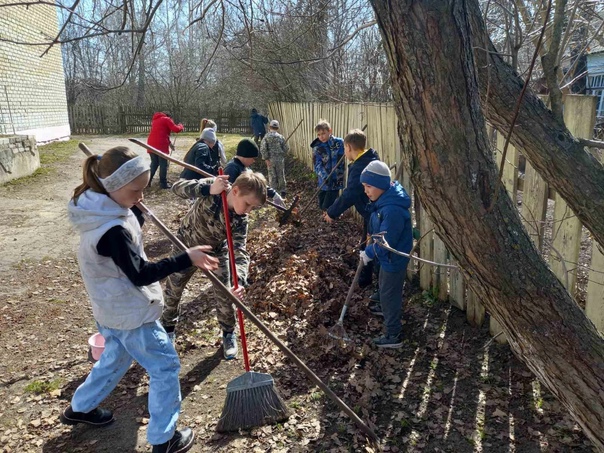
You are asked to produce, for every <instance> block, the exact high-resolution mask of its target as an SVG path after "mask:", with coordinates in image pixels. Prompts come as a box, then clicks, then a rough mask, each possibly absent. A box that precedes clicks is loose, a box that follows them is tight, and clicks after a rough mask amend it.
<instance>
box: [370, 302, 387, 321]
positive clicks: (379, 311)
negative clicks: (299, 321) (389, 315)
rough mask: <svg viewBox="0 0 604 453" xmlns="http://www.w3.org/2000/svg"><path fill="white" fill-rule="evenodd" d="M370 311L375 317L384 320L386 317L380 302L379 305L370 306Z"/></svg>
mask: <svg viewBox="0 0 604 453" xmlns="http://www.w3.org/2000/svg"><path fill="white" fill-rule="evenodd" d="M369 311H370V312H371V314H372V315H374V316H381V317H382V318H383V317H384V313H383V312H382V305H381V304H380V303H379V302H378V303H377V304H375V303H374V304H371V305H369Z"/></svg>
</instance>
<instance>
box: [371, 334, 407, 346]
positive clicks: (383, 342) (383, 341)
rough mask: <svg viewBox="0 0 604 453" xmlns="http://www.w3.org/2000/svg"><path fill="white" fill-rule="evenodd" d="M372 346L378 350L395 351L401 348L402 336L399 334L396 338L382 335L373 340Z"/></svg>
mask: <svg viewBox="0 0 604 453" xmlns="http://www.w3.org/2000/svg"><path fill="white" fill-rule="evenodd" d="M373 344H374V345H376V346H377V347H378V348H389V349H397V348H400V347H401V346H403V335H402V334H400V335H397V336H396V337H389V336H386V335H382V336H381V337H379V338H374V339H373Z"/></svg>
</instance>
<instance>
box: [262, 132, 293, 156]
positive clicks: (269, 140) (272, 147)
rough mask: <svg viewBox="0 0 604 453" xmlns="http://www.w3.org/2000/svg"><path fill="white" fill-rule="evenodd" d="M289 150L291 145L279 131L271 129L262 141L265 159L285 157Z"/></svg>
mask: <svg viewBox="0 0 604 453" xmlns="http://www.w3.org/2000/svg"><path fill="white" fill-rule="evenodd" d="M288 151H289V146H288V145H287V143H285V139H284V138H283V135H281V134H280V133H279V132H275V131H270V132H269V133H268V134H266V135H265V136H264V138H263V139H262V143H260V154H262V158H263V159H264V160H270V159H276V158H279V157H284V156H285V153H287V152H288Z"/></svg>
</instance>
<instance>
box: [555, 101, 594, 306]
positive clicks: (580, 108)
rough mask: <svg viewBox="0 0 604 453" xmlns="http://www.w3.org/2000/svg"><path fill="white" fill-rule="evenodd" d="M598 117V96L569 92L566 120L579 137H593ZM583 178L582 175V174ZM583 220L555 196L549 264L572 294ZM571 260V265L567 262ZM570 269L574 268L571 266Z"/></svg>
mask: <svg viewBox="0 0 604 453" xmlns="http://www.w3.org/2000/svg"><path fill="white" fill-rule="evenodd" d="M595 120H596V98H595V97H593V96H582V95H570V94H569V95H567V96H566V97H565V100H564V122H565V123H566V125H567V127H568V130H569V131H570V132H571V133H572V134H573V135H574V136H575V137H581V138H591V137H592V136H593V130H594V125H595ZM578 176H579V177H580V175H578ZM581 228H582V225H581V222H580V221H579V219H577V217H576V216H575V215H574V213H573V211H572V210H571V209H570V208H569V207H568V205H567V204H566V202H565V201H564V200H563V199H562V197H561V196H560V194H558V193H556V195H555V205H554V225H553V228H552V251H551V252H550V256H549V263H550V266H551V268H552V271H553V272H554V274H556V276H557V277H558V279H559V280H560V281H561V282H562V284H563V285H564V286H565V287H566V289H567V290H568V292H569V293H570V294H573V295H574V292H575V288H576V284H577V271H576V269H575V268H576V264H574V263H577V262H578V261H579V250H580V246H581ZM567 262H568V265H567ZM569 268H570V269H569Z"/></svg>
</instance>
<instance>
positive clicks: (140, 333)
mask: <svg viewBox="0 0 604 453" xmlns="http://www.w3.org/2000/svg"><path fill="white" fill-rule="evenodd" d="M148 182H149V164H148V161H147V159H145V158H143V157H140V156H138V155H137V154H136V153H135V152H133V151H131V150H129V149H128V148H126V147H121V146H120V147H116V148H112V149H110V150H109V151H107V152H106V153H105V154H103V156H91V157H89V158H88V159H86V161H85V163H84V182H83V183H82V184H81V185H80V186H78V187H77V188H76V189H75V191H74V195H73V198H72V199H71V201H70V202H69V206H68V212H69V218H70V220H71V222H72V223H73V225H74V226H75V228H76V229H77V230H78V231H79V233H80V236H81V241H80V247H79V250H78V263H79V266H80V272H81V274H82V278H83V280H84V284H85V286H86V290H87V291H88V295H89V297H90V302H91V304H92V312H93V314H94V319H95V321H96V324H97V327H98V329H99V332H100V333H101V335H103V337H104V338H105V350H104V351H103V353H102V354H101V358H100V359H99V361H98V362H97V363H95V365H94V366H93V368H92V371H91V372H90V374H89V375H88V377H87V378H86V381H85V382H84V383H83V384H82V385H80V386H79V387H78V388H77V390H76V391H75V394H74V395H73V398H72V400H71V405H70V406H69V407H68V408H67V409H65V410H64V411H63V412H62V414H61V422H62V423H64V424H68V425H75V424H78V423H85V424H89V425H95V426H101V425H106V424H108V423H111V422H113V420H114V418H113V413H112V412H111V411H110V410H107V409H102V408H100V407H99V404H100V403H101V402H102V401H103V400H104V399H105V398H106V397H107V396H108V395H109V393H111V391H112V390H113V389H114V388H115V387H116V385H117V384H118V382H119V381H120V379H121V378H122V376H123V375H124V374H125V373H126V371H128V368H129V367H130V365H131V363H132V360H133V359H134V360H136V361H137V362H138V363H139V364H140V365H141V366H142V367H143V368H145V370H146V371H147V373H148V374H149V400H148V404H149V414H150V419H149V425H148V429H147V439H148V441H149V443H150V444H152V445H153V453H160V452H161V453H163V452H170V453H174V452H185V451H187V450H189V449H190V448H191V447H192V445H193V437H194V435H193V432H192V431H191V430H190V429H189V428H185V429H181V430H177V429H176V422H177V420H178V414H179V412H180V402H181V396H180V384H179V380H178V373H179V371H180V361H179V360H178V355H177V353H176V350H175V349H174V346H173V344H172V342H171V341H170V338H169V337H168V334H167V333H166V331H165V330H164V328H163V327H162V325H161V324H160V323H159V321H158V319H159V317H160V316H161V312H162V307H163V303H164V301H163V294H162V290H161V286H160V285H159V283H158V282H159V280H161V279H163V278H165V277H167V276H168V275H170V274H171V273H173V272H179V271H182V270H184V269H186V268H188V267H190V266H192V265H195V266H197V267H200V268H203V269H207V270H213V269H216V268H217V264H218V260H217V259H216V258H213V257H211V256H208V255H206V254H205V253H204V251H207V250H209V249H210V247H208V246H196V247H192V248H190V249H187V250H186V252H184V253H181V254H179V255H176V256H173V257H171V258H166V259H163V260H161V261H158V262H156V263H150V262H148V261H147V256H146V255H145V251H144V250H143V239H142V231H141V225H142V223H143V221H144V220H143V217H142V213H141V212H140V210H139V209H138V208H136V206H135V204H136V203H138V202H141V201H142V200H143V190H144V189H145V187H146V186H147V183H148ZM226 187H227V183H226V182H225V180H224V179H221V178H217V179H216V181H215V182H214V183H213V184H212V186H211V191H212V192H215V193H220V192H221V191H222V190H224V189H225V188H226Z"/></svg>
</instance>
